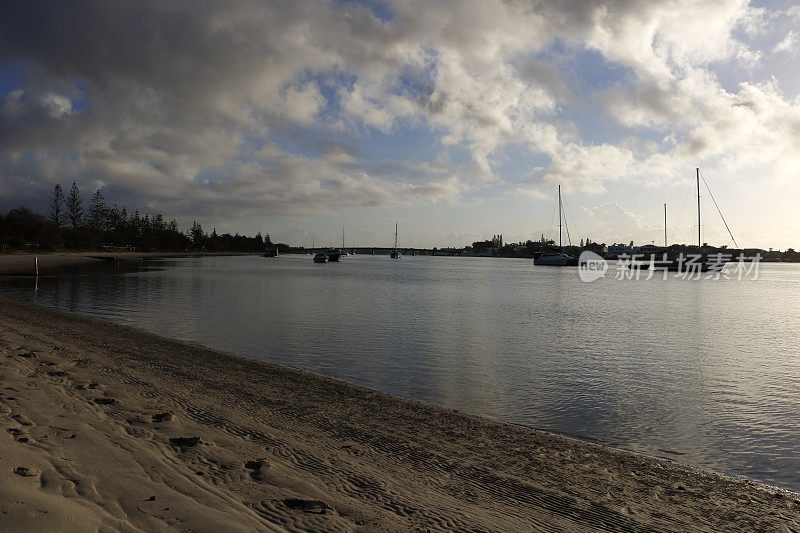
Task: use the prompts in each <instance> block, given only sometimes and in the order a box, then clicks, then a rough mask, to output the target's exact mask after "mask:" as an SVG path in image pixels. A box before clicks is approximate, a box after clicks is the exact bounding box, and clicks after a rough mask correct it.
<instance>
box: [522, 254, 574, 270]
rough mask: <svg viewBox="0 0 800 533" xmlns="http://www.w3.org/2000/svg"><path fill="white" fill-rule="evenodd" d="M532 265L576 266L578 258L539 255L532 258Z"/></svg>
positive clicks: (560, 255)
mask: <svg viewBox="0 0 800 533" xmlns="http://www.w3.org/2000/svg"><path fill="white" fill-rule="evenodd" d="M533 264H534V265H536V266H558V267H565V266H578V258H576V257H571V256H568V255H564V254H553V255H540V256H539V257H536V258H534V260H533Z"/></svg>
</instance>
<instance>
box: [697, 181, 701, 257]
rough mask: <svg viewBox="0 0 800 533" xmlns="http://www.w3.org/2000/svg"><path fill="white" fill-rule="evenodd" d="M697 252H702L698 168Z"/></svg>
mask: <svg viewBox="0 0 800 533" xmlns="http://www.w3.org/2000/svg"><path fill="white" fill-rule="evenodd" d="M697 252H698V253H700V252H702V242H701V240H700V169H699V168H698V169H697Z"/></svg>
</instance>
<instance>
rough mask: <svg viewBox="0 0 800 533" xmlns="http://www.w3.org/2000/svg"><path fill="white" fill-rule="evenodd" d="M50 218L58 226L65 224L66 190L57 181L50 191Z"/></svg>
mask: <svg viewBox="0 0 800 533" xmlns="http://www.w3.org/2000/svg"><path fill="white" fill-rule="evenodd" d="M50 220H52V221H53V224H55V225H56V227H58V228H60V227H61V226H63V225H64V190H63V189H62V188H61V184H60V183H56V184H55V186H54V187H53V192H51V193H50Z"/></svg>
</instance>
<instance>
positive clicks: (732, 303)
mask: <svg viewBox="0 0 800 533" xmlns="http://www.w3.org/2000/svg"><path fill="white" fill-rule="evenodd" d="M0 291H1V292H2V293H4V294H6V295H9V296H12V297H15V298H19V299H23V300H27V301H32V302H34V303H36V304H39V305H43V306H47V307H55V308H58V309H62V310H66V311H70V312H73V313H78V314H82V315H88V316H92V317H98V318H103V319H106V320H111V321H114V322H119V323H122V324H128V325H132V326H136V327H139V328H142V329H145V330H148V331H152V332H155V333H158V334H160V335H164V336H168V337H173V338H178V339H183V340H189V341H193V342H197V343H200V344H204V345H207V346H210V347H214V348H218V349H223V350H227V351H230V352H234V353H237V354H240V355H244V356H249V357H253V358H256V359H262V360H265V361H271V362H274V363H279V364H283V365H288V366H293V367H297V368H304V369H307V370H310V371H313V372H317V373H321V374H326V375H329V376H335V377H338V378H341V379H344V380H346V381H350V382H353V383H358V384H361V385H365V386H367V387H372V388H375V389H379V390H382V391H385V392H389V393H393V394H398V395H400V396H405V397H408V398H413V399H417V400H422V401H424V402H428V403H433V404H437V405H442V406H445V407H450V408H455V409H459V410H462V411H467V412H470V413H475V414H478V415H484V416H489V417H493V418H496V419H499V420H503V421H506V422H512V423H516V424H522V425H525V426H530V427H534V428H539V429H544V430H549V431H554V432H558V433H565V434H568V435H572V436H576V437H579V438H583V439H588V440H592V441H595V442H600V443H603V444H606V445H610V446H615V447H619V448H623V449H628V450H634V451H637V452H644V453H648V454H651V455H656V456H660V457H666V458H669V459H672V460H676V461H679V462H682V463H686V464H690V465H693V466H698V467H703V468H710V469H713V470H716V471H718V472H723V473H727V474H731V475H736V476H744V477H748V478H750V479H755V480H758V481H762V482H765V483H769V484H773V485H778V486H782V487H786V488H790V489H794V490H800V453H798V445H800V416H798V412H799V409H800V357H799V355H800V354H798V351H800V349H799V348H798V346H800V344H799V343H798V340H800V315H798V313H797V305H798V297H800V266H798V265H761V268H760V271H759V279H758V280H755V281H754V280H744V281H734V280H730V281H724V280H720V281H713V280H700V281H687V280H681V279H674V278H671V279H669V280H667V281H664V280H661V279H653V280H650V281H618V280H615V279H614V276H613V267H612V271H610V272H609V276H608V277H607V278H604V279H601V280H599V281H596V282H594V283H582V282H581V281H580V280H579V278H578V273H577V270H576V269H574V268H562V269H559V268H548V267H533V265H532V263H531V261H529V260H512V259H484V258H451V257H404V258H403V259H401V260H399V261H392V260H390V259H389V258H388V257H373V256H353V257H348V258H345V260H344V261H343V262H341V263H338V264H337V263H330V264H323V265H318V264H314V263H312V261H311V257H310V256H282V257H280V258H279V259H264V258H260V257H216V258H213V257H211V258H186V259H171V260H162V261H152V262H145V263H142V264H140V265H136V264H133V265H125V264H123V265H122V268H120V269H117V268H115V267H114V266H113V265H112V264H103V265H98V266H93V267H89V268H82V269H70V270H66V271H64V272H63V273H61V274H59V275H53V276H48V277H40V278H39V282H38V287H35V285H34V280H33V279H32V278H25V277H10V276H6V277H0Z"/></svg>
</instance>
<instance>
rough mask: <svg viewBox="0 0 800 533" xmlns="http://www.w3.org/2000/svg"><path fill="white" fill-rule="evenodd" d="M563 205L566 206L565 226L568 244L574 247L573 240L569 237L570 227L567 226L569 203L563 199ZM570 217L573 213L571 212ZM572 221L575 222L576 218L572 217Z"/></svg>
mask: <svg viewBox="0 0 800 533" xmlns="http://www.w3.org/2000/svg"><path fill="white" fill-rule="evenodd" d="M561 204H562V205H563V206H564V226H565V227H566V228H567V242H569V245H570V246H572V239H570V236H569V225H568V224H567V202H566V201H565V200H564V199H563V198H562V199H561ZM570 216H572V211H571V210H570ZM572 221H573V222H574V221H575V217H572Z"/></svg>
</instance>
